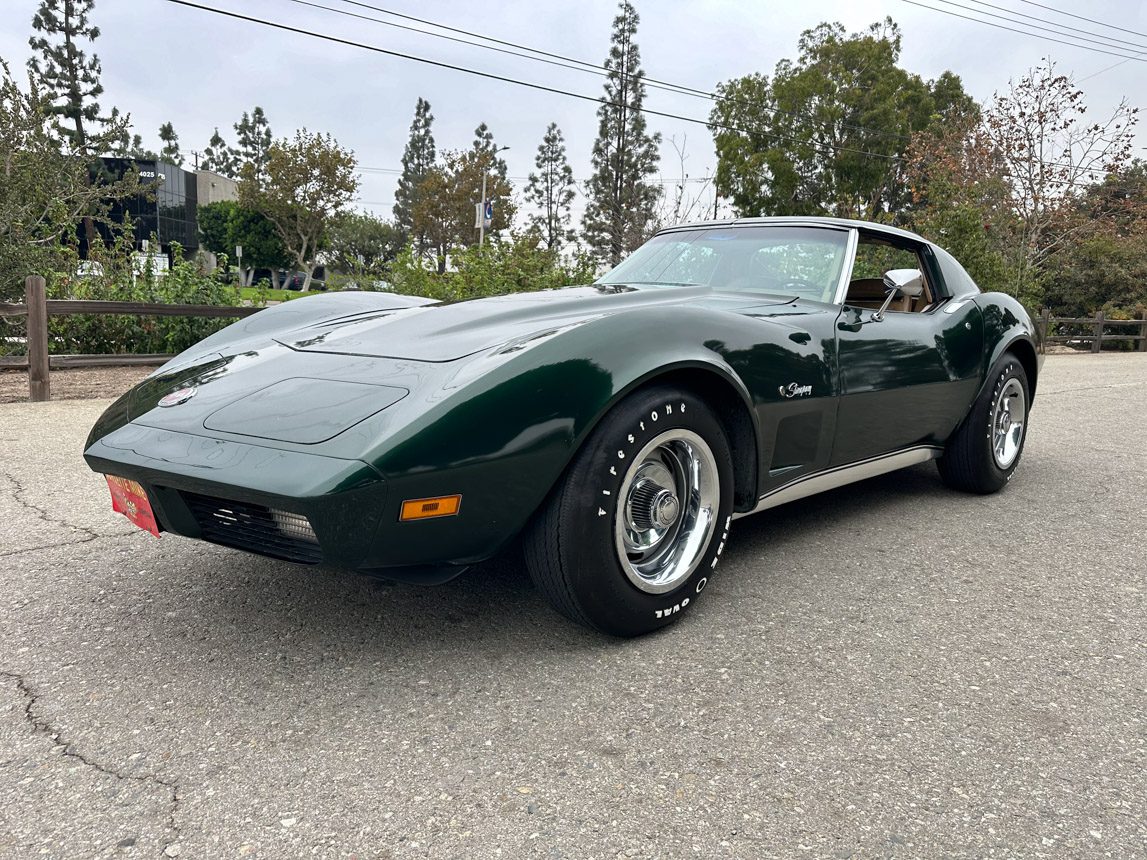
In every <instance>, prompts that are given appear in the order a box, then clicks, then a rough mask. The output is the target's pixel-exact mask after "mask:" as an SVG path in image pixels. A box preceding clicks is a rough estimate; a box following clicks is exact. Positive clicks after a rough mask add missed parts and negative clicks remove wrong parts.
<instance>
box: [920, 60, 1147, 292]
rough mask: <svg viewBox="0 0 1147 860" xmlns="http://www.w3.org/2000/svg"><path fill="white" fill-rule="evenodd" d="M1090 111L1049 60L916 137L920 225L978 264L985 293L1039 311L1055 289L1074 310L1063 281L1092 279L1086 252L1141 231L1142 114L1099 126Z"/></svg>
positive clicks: (1120, 112)
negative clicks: (1137, 149) (1136, 145)
mask: <svg viewBox="0 0 1147 860" xmlns="http://www.w3.org/2000/svg"><path fill="white" fill-rule="evenodd" d="M1085 113H1086V106H1085V105H1084V102H1083V93H1082V92H1081V91H1080V90H1078V89H1077V88H1076V87H1075V86H1074V85H1073V84H1072V83H1071V80H1070V79H1069V78H1067V77H1065V76H1063V75H1058V74H1056V73H1055V69H1054V65H1053V64H1052V63H1050V62H1044V63H1043V64H1042V65H1041V66H1039V67H1037V68H1035V69H1033V70H1031V71H1029V72H1028V73H1027V74H1025V75H1024V76H1023V77H1022V78H1021V79H1020V80H1018V81H1014V82H1011V83H1010V84H1009V88H1008V90H1006V91H1004V92H1000V93H996V94H995V95H994V96H993V98H992V99H991V101H990V102H989V103H988V105H987V107H986V108H985V109H984V110H983V111H982V112H980V111H975V112H966V113H965V114H964V115H963V117H959V116H956V115H950V116H949V117H948V118H947V120H946V121H945V122H943V123H940V124H937V125H935V126H934V127H932V128H929V129H926V130H924V131H923V132H919V133H917V134H916V135H915V136H914V137H913V141H912V145H911V146H910V148H909V150H908V153H907V157H906V159H905V161H906V165H907V168H906V175H907V178H908V183H909V185H910V187H911V188H912V193H913V198H914V205H913V212H912V214H911V223H912V224H913V226H914V227H915V228H916V229H918V230H919V231H920V232H922V233H924V234H925V235H929V236H931V237H932V238H935V239H937V241H940V242H941V243H943V244H945V245H946V246H947V247H949V248H950V250H953V252H954V253H956V254H957V256H959V257H960V258H961V260H965V262H966V260H967V259H978V260H979V261H980V263H979V265H983V266H984V267H985V272H986V274H984V273H981V274H977V273H976V272H972V274H973V276H974V277H977V280H978V281H979V282H980V283H981V285H983V286H986V287H989V288H994V289H998V290H1002V291H1004V292H1008V293H1010V294H1011V295H1013V296H1016V297H1017V298H1019V299H1020V300H1021V301H1022V302H1024V303H1025V304H1026V305H1028V306H1029V307H1032V308H1035V307H1038V306H1039V304H1040V303H1041V302H1042V301H1043V300H1044V290H1045V288H1049V289H1051V293H1049V296H1048V297H1049V298H1051V297H1053V296H1054V297H1055V300H1056V301H1057V302H1058V303H1059V304H1061V305H1063V306H1065V307H1066V306H1068V305H1071V306H1073V307H1074V306H1075V303H1074V300H1072V299H1070V298H1069V297H1067V296H1065V294H1064V292H1063V290H1062V289H1060V288H1058V287H1056V286H1055V282H1056V281H1062V277H1061V275H1062V273H1063V272H1064V271H1067V270H1068V269H1071V270H1074V271H1077V272H1078V271H1085V270H1086V265H1082V264H1081V265H1076V264H1077V263H1079V262H1080V259H1081V258H1078V257H1077V256H1076V253H1077V250H1078V249H1079V246H1080V244H1081V243H1090V245H1089V247H1090V248H1091V251H1089V252H1088V253H1089V254H1091V258H1092V259H1095V258H1097V257H1098V252H1097V251H1096V250H1095V249H1098V248H1101V247H1110V246H1109V245H1107V244H1104V242H1106V240H1108V239H1110V240H1111V241H1116V240H1117V239H1118V233H1119V230H1120V229H1122V230H1124V233H1125V234H1130V233H1132V232H1135V231H1134V228H1133V225H1134V224H1135V223H1137V221H1138V217H1139V215H1138V214H1137V213H1139V212H1141V210H1142V208H1143V206H1144V205H1145V204H1144V203H1143V202H1140V201H1141V199H1142V198H1141V195H1142V190H1143V189H1142V186H1141V185H1140V184H1139V183H1138V180H1137V179H1136V177H1135V171H1134V170H1133V169H1131V168H1130V167H1129V166H1128V165H1129V161H1130V158H1131V152H1132V145H1133V140H1134V126H1135V123H1136V120H1137V116H1136V109H1134V108H1130V107H1128V106H1127V105H1126V104H1125V103H1121V104H1120V105H1119V106H1117V107H1116V108H1115V109H1114V110H1113V111H1112V113H1111V114H1110V115H1108V116H1107V117H1106V118H1105V119H1102V120H1100V121H1098V122H1085V121H1084V118H1083V117H1084V115H1085ZM1104 177H1106V179H1104V181H1103V182H1102V183H1101V182H1100V181H1099V180H1100V179H1103V178H1104ZM938 231H941V232H938ZM945 233H947V234H948V235H946V234H945ZM1100 238H1103V239H1104V242H1093V240H1097V239H1100ZM1085 257H1086V255H1085ZM1082 263H1083V264H1086V263H1087V260H1086V259H1083V260H1082ZM972 268H973V266H969V271H971V270H972ZM981 278H986V280H981ZM1080 282H1081V281H1080V280H1079V279H1077V280H1076V283H1077V284H1078V283H1080ZM1080 301H1082V302H1083V303H1084V304H1087V303H1088V302H1090V301H1091V300H1090V299H1087V300H1084V299H1082V298H1081V299H1080ZM1091 303H1092V304H1094V302H1091ZM1100 304H1102V302H1100Z"/></svg>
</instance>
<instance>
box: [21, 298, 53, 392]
mask: <svg viewBox="0 0 1147 860" xmlns="http://www.w3.org/2000/svg"><path fill="white" fill-rule="evenodd" d="M24 303H25V304H26V305H27V306H28V399H29V400H31V401H32V402H33V403H35V402H38V401H42V400H48V399H50V398H51V396H52V395H51V381H50V379H49V375H48V304H47V295H46V290H45V285H44V279H43V278H42V277H40V276H39V275H29V276H28V277H27V278H25V279H24Z"/></svg>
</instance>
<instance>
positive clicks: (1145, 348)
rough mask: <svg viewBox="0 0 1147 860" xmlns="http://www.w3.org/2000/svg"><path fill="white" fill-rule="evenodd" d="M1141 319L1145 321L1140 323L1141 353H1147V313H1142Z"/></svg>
mask: <svg viewBox="0 0 1147 860" xmlns="http://www.w3.org/2000/svg"><path fill="white" fill-rule="evenodd" d="M1139 319H1141V320H1143V322H1141V323H1139V351H1140V352H1147V311H1142V312H1140V314H1139Z"/></svg>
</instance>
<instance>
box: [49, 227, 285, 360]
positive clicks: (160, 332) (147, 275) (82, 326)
mask: <svg viewBox="0 0 1147 860" xmlns="http://www.w3.org/2000/svg"><path fill="white" fill-rule="evenodd" d="M120 250H121V251H122V249H120ZM174 256H175V262H174V265H172V267H171V269H170V270H169V271H167V272H156V271H154V270H153V269H152V267H151V265H150V263H148V264H147V265H145V266H144V269H143V271H142V272H138V273H137V272H133V271H132V268H131V263H130V256H129V255H124V254H122V253H121V254H118V255H114V254H113V255H109V256H108V258H107V259H99V260H97V261H96V262H99V263H100V265H101V266H103V273H102V274H99V275H94V276H87V277H79V276H77V275H75V274H72V273H63V272H56V273H53V274H51V275H49V277H48V298H51V299H94V300H103V301H121V302H146V303H149V304H152V303H154V304H181V305H182V304H186V305H224V306H228V307H234V306H237V305H240V304H242V301H241V297H240V293H239V290H237V289H236V288H235V287H233V286H230V285H227V284H223V283H220V282H219V281H218V280H216V279H215V278H213V277H211V276H210V275H204V274H201V273H200V272H199V271H198V270H197V269H196V267H195V266H194V265H193V264H192V263H190V262H189V261H187V260H185V259H184V258H183V253H182V250H181V249H180V248H179V247H178V246H176V248H175V252H174ZM263 303H265V302H263ZM254 304H260V302H258V301H256V302H254ZM234 321H235V318H234V317H221V318H217V319H216V318H205V317H155V316H136V315H122V316H121V315H118V314H116V315H110V314H109V315H102V314H101V315H95V314H71V315H68V316H58V317H49V320H48V334H49V337H50V338H51V351H52V353H53V354H54V355H62V354H69V353H73V354H75V353H79V354H88V353H112V354H115V353H175V352H181V351H182V350H184V349H187V348H188V347H189V346H191V345H192V344H194V343H196V342H197V341H200V340H202V339H203V338H205V337H207V335H209V334H211V333H212V332H215V331H218V330H219V329H221V328H223V327H224V326H227V325H230V324H231V323H232V322H234Z"/></svg>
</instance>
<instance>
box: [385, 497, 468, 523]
mask: <svg viewBox="0 0 1147 860" xmlns="http://www.w3.org/2000/svg"><path fill="white" fill-rule="evenodd" d="M460 507H462V497H461V496H436V497H435V498H433V499H407V500H406V501H405V502H403V503H402V515H401V516H400V517H399V518H398V519H399V520H401V521H402V522H407V521H408V520H428V519H430V518H432V517H452V516H454V515H455V514H456V513H458V509H459V508H460Z"/></svg>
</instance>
